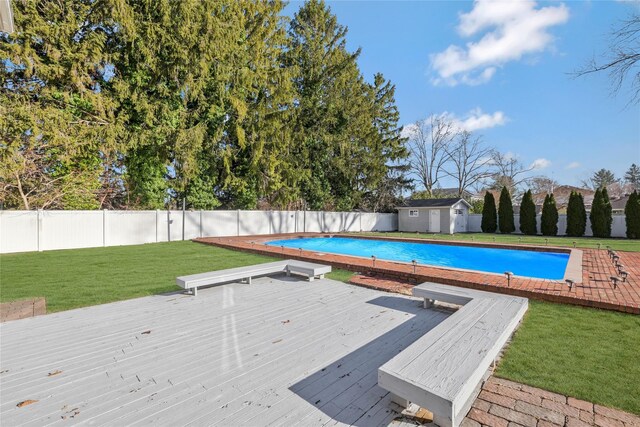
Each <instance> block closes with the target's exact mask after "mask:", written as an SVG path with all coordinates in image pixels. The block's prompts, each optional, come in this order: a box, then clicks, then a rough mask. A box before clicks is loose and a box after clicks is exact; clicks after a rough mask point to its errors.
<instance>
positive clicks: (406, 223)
mask: <svg viewBox="0 0 640 427" xmlns="http://www.w3.org/2000/svg"><path fill="white" fill-rule="evenodd" d="M416 209H417V210H418V211H420V216H418V217H417V218H416V217H410V216H409V209H398V230H399V231H419V232H422V233H424V232H426V231H427V230H428V228H429V210H428V209H419V208H416ZM411 210H413V209H411Z"/></svg>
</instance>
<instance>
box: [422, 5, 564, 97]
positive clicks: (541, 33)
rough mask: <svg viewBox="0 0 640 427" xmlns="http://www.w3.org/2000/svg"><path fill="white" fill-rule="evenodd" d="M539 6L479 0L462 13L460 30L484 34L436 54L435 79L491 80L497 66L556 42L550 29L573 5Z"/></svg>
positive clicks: (463, 33) (433, 60)
mask: <svg viewBox="0 0 640 427" xmlns="http://www.w3.org/2000/svg"><path fill="white" fill-rule="evenodd" d="M536 7H537V4H536V2H535V1H531V0H522V1H493V0H475V2H474V5H473V10H471V12H469V13H463V14H461V15H460V24H459V26H458V32H459V33H460V35H461V36H463V37H471V36H474V35H477V34H478V33H482V32H485V33H484V35H483V36H482V38H480V40H477V41H473V42H469V43H467V44H466V45H465V47H460V46H456V45H450V46H449V47H448V48H447V49H445V50H444V51H443V52H440V53H437V54H434V55H432V56H431V66H432V67H433V69H434V70H435V71H436V72H437V73H438V77H436V78H434V79H433V83H434V84H448V85H451V86H455V85H457V84H459V83H463V84H467V85H478V84H483V83H486V82H488V81H489V80H491V78H492V77H493V75H494V74H495V73H496V70H497V67H500V66H502V65H504V64H505V63H507V62H510V61H517V60H519V59H521V58H522V56H523V55H526V54H530V53H535V52H541V51H544V50H545V49H546V48H548V47H549V46H550V45H551V44H552V42H553V37H552V36H551V34H549V32H548V31H547V30H548V29H549V27H552V26H555V25H559V24H563V23H565V22H567V20H568V19H569V9H568V8H567V7H566V6H565V5H564V4H560V5H558V6H547V7H542V8H536Z"/></svg>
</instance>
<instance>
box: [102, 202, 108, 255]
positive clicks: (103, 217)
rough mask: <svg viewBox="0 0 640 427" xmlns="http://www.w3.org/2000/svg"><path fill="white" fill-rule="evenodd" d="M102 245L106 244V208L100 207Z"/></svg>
mask: <svg viewBox="0 0 640 427" xmlns="http://www.w3.org/2000/svg"><path fill="white" fill-rule="evenodd" d="M102 246H103V247H105V246H107V210H106V209H102Z"/></svg>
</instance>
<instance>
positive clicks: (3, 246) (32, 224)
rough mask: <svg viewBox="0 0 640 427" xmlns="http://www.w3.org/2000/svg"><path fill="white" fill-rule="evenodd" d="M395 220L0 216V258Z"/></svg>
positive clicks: (369, 227)
mask: <svg viewBox="0 0 640 427" xmlns="http://www.w3.org/2000/svg"><path fill="white" fill-rule="evenodd" d="M397 229H398V217H397V215H396V214H382V213H365V212H318V211H306V212H305V211H238V210H234V211H184V212H183V211H108V210H103V211H47V210H38V211H0V253H12V252H29V251H46V250H53V249H72V248H91V247H99V246H119V245H137V244H141V243H154V242H166V241H174V240H188V239H193V238H196V237H207V236H247V235H253V234H281V233H299V232H326V233H337V232H340V231H394V230H397Z"/></svg>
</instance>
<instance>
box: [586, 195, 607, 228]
mask: <svg viewBox="0 0 640 427" xmlns="http://www.w3.org/2000/svg"><path fill="white" fill-rule="evenodd" d="M589 221H590V222H591V231H592V233H593V236H594V237H607V220H606V216H605V204H604V200H603V198H602V190H601V189H599V188H598V189H597V190H596V193H595V195H594V196H593V202H592V204H591V212H590V213H589Z"/></svg>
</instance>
